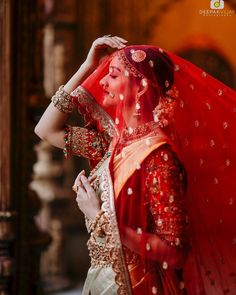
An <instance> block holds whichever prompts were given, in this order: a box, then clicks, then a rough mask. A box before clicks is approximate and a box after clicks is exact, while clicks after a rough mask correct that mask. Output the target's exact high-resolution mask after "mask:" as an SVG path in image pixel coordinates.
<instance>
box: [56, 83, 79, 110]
mask: <svg viewBox="0 0 236 295" xmlns="http://www.w3.org/2000/svg"><path fill="white" fill-rule="evenodd" d="M51 101H52V103H53V104H54V106H55V107H56V108H57V109H58V110H59V111H60V112H63V113H71V112H72V111H73V108H74V102H73V99H72V98H71V96H70V94H69V93H67V92H66V91H65V90H64V85H61V86H60V87H59V89H58V90H57V92H56V93H55V94H54V95H53V97H52V99H51Z"/></svg>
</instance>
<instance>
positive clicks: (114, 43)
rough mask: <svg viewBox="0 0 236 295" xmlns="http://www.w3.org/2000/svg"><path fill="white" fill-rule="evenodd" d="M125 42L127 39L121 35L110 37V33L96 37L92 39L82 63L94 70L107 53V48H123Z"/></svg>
mask: <svg viewBox="0 0 236 295" xmlns="http://www.w3.org/2000/svg"><path fill="white" fill-rule="evenodd" d="M126 42H128V41H127V40H125V39H123V38H121V37H118V36H114V37H112V36H111V35H105V36H103V37H100V38H97V39H96V40H94V41H93V44H92V46H91V48H90V50H89V53H88V55H87V58H86V60H85V62H84V64H83V65H84V66H85V67H86V68H88V69H90V70H92V71H93V70H95V69H96V68H97V66H98V65H99V64H100V62H101V60H102V59H103V58H104V57H106V56H107V55H109V51H108V50H109V48H111V49H121V48H124V47H125V43H126Z"/></svg>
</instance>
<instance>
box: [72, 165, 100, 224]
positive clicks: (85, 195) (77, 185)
mask: <svg viewBox="0 0 236 295" xmlns="http://www.w3.org/2000/svg"><path fill="white" fill-rule="evenodd" d="M92 180H94V178H93V179H88V178H87V177H86V176H85V171H84V170H83V171H81V172H80V173H79V175H78V176H77V178H76V180H75V182H74V185H73V190H74V191H75V192H76V194H77V197H76V202H77V204H78V206H79V208H80V210H81V211H82V212H83V213H84V214H85V215H86V216H87V217H88V218H89V219H91V220H94V219H95V217H96V215H97V213H98V212H99V211H100V210H101V201H100V199H99V197H98V196H97V195H96V193H95V191H94V189H93V188H92V186H91V184H90V181H92Z"/></svg>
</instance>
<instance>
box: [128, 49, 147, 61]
mask: <svg viewBox="0 0 236 295" xmlns="http://www.w3.org/2000/svg"><path fill="white" fill-rule="evenodd" d="M130 53H131V58H132V60H133V61H135V62H141V61H143V60H145V58H146V52H145V51H143V50H134V49H131V50H130Z"/></svg>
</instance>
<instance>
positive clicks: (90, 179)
mask: <svg viewBox="0 0 236 295" xmlns="http://www.w3.org/2000/svg"><path fill="white" fill-rule="evenodd" d="M96 178H97V175H93V176H92V177H91V176H90V177H88V181H89V182H90V183H92V182H93V181H94V180H95V179H96Z"/></svg>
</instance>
